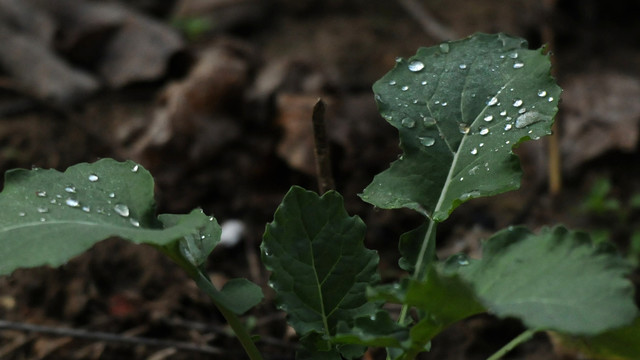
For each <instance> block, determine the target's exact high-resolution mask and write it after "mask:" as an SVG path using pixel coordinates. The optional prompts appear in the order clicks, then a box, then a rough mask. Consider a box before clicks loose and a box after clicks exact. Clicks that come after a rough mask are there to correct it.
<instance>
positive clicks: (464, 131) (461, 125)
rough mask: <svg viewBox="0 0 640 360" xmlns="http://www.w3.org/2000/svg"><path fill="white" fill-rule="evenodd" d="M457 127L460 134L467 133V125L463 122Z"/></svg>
mask: <svg viewBox="0 0 640 360" xmlns="http://www.w3.org/2000/svg"><path fill="white" fill-rule="evenodd" d="M458 129H459V130H460V133H461V134H468V133H469V126H468V125H467V124H465V123H460V124H459V125H458Z"/></svg>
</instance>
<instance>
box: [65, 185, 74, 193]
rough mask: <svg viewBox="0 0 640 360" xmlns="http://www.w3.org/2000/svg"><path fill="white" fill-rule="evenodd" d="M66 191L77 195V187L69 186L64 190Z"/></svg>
mask: <svg viewBox="0 0 640 360" xmlns="http://www.w3.org/2000/svg"><path fill="white" fill-rule="evenodd" d="M64 191H66V192H68V193H70V194H75V193H76V187H75V186H71V185H69V186H67V187H65V188H64Z"/></svg>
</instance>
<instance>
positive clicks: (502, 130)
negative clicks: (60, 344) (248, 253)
mask: <svg viewBox="0 0 640 360" xmlns="http://www.w3.org/2000/svg"><path fill="white" fill-rule="evenodd" d="M549 69H550V65H549V61H548V56H547V55H545V54H544V53H543V51H542V50H528V49H527V48H526V42H525V41H524V40H521V39H518V38H514V37H510V36H507V35H503V34H499V35H486V34H477V35H474V36H472V37H470V38H467V39H464V40H460V41H454V42H447V43H443V44H440V45H439V46H435V47H430V48H422V49H420V50H419V51H418V53H417V54H416V55H415V56H413V57H411V58H410V59H407V60H405V59H399V60H398V62H397V64H396V66H395V68H394V69H393V70H391V71H390V72H389V73H388V74H387V75H385V76H384V77H383V78H382V79H380V80H379V81H378V82H376V84H375V85H374V92H375V98H376V101H377V103H378V107H379V109H380V112H381V114H382V116H383V117H384V118H385V119H386V120H387V121H388V122H389V123H391V124H392V125H393V126H394V127H396V128H397V129H398V132H399V135H400V145H401V147H402V149H403V151H404V153H403V155H402V156H401V157H400V158H399V159H398V160H397V161H395V162H393V163H392V164H391V166H390V167H389V169H387V170H386V171H384V172H382V173H381V174H379V175H377V176H376V177H375V178H374V179H373V182H372V183H371V184H370V185H369V186H368V187H367V188H366V189H364V192H363V193H362V194H361V197H362V199H363V200H365V201H366V202H368V203H371V204H373V205H375V206H377V207H379V208H383V209H397V208H409V209H413V210H415V211H417V212H419V213H420V214H422V215H423V216H424V223H423V224H422V225H421V226H420V227H418V228H417V229H414V230H411V231H409V232H407V233H405V234H404V235H403V236H402V237H401V238H400V242H399V243H400V246H399V248H400V253H401V255H402V257H401V259H400V266H401V268H402V269H404V270H406V271H407V274H408V275H407V277H406V278H405V279H401V280H400V281H399V282H397V283H393V284H385V285H379V284H378V280H379V276H378V275H377V264H378V255H377V253H376V252H375V251H373V250H369V249H366V248H365V247H364V245H363V239H364V234H365V224H364V223H363V222H362V220H361V219H360V218H358V217H356V216H350V215H348V214H347V212H346V210H345V209H344V206H343V200H342V197H341V196H340V194H338V193H337V192H335V191H328V192H326V193H325V194H324V195H322V196H319V195H318V194H316V193H314V192H311V191H307V190H304V189H302V188H300V187H296V186H294V187H292V188H291V190H290V191H289V192H288V193H287V195H286V196H285V197H284V199H283V201H282V204H281V205H280V206H279V207H278V209H277V211H276V213H275V216H274V220H273V221H272V222H271V223H269V224H268V225H267V227H266V231H265V234H264V239H263V243H262V245H261V249H262V259H263V262H264V264H265V266H266V267H267V269H269V270H270V271H271V272H272V274H271V278H270V281H269V284H270V286H271V287H272V288H273V289H274V290H275V292H276V303H277V306H278V307H279V308H280V309H281V310H283V311H286V312H287V314H288V321H289V323H290V324H291V325H292V326H293V328H294V329H295V330H296V332H297V333H298V335H299V336H300V342H301V344H302V345H303V349H302V350H300V351H299V352H298V354H297V356H298V358H301V359H307V358H309V359H312V358H313V359H341V358H347V359H353V358H358V357H361V356H362V354H363V353H364V351H365V350H366V348H367V347H384V348H386V349H387V354H388V356H387V357H388V358H389V359H414V358H415V357H416V356H417V355H418V354H419V353H421V352H423V351H427V350H428V349H429V347H430V341H431V339H433V337H434V336H436V335H437V334H438V333H439V332H441V331H442V330H443V329H444V328H446V327H447V326H449V325H450V324H452V323H454V322H457V321H459V320H462V319H464V318H467V317H469V316H471V315H474V314H478V313H481V312H490V313H492V314H495V315H496V316H498V317H516V318H518V319H520V320H521V321H522V322H523V323H524V324H525V325H526V326H527V327H528V328H529V330H527V331H526V332H525V333H524V334H522V335H521V336H519V337H517V338H516V339H514V341H512V342H511V343H509V344H507V345H505V347H504V348H503V349H501V350H500V351H498V352H497V353H496V354H495V355H493V356H491V357H490V359H498V358H500V357H501V356H503V355H504V354H505V353H506V352H507V351H509V350H510V349H512V348H513V347H515V346H516V345H517V344H519V343H521V342H522V341H525V340H526V339H528V338H530V337H531V336H532V335H533V334H534V333H535V332H536V331H541V330H553V331H555V332H557V333H558V334H560V336H565V337H567V339H568V340H567V341H576V342H580V343H581V344H583V345H584V344H587V346H589V348H590V351H594V352H596V353H600V354H603V353H607V354H610V353H614V354H618V355H619V356H623V357H624V356H627V358H637V357H638V354H640V351H638V350H639V349H638V346H639V345H638V344H635V343H634V341H631V340H630V339H634V338H635V337H637V335H638V334H639V331H640V321H638V320H635V322H634V319H637V313H638V310H637V308H636V306H635V304H634V302H633V285H632V284H631V282H630V281H629V280H628V279H626V275H627V274H628V273H629V271H630V266H629V265H628V264H627V263H626V262H625V261H624V260H623V259H621V258H620V257H619V256H618V255H617V254H616V253H615V252H614V251H612V249H611V247H609V246H605V245H600V246H594V245H593V244H592V243H591V241H590V239H589V238H588V236H587V235H586V234H584V233H580V232H573V231H570V230H567V229H565V228H564V227H561V226H558V227H554V228H545V229H542V230H541V231H540V232H539V233H537V234H535V233H532V232H531V231H529V230H527V229H525V228H523V227H509V228H507V229H505V230H502V231H500V232H498V233H496V234H495V235H494V236H493V237H491V238H490V239H488V240H487V241H486V243H485V245H484V247H483V258H482V259H481V260H478V259H470V258H467V257H466V256H464V255H456V256H454V257H451V258H449V259H443V260H438V259H436V256H435V244H436V231H435V230H436V227H437V226H438V225H439V224H440V223H442V222H443V221H445V220H446V219H447V218H448V217H449V215H450V214H451V212H452V211H454V210H455V208H456V207H458V206H459V205H460V204H462V203H464V202H465V201H467V200H469V199H472V198H477V197H481V196H490V195H495V194H498V193H502V192H505V191H508V190H513V189H515V188H517V187H518V186H519V184H520V176H521V173H520V170H519V162H518V159H517V157H516V156H515V155H514V154H513V153H512V149H513V147H514V146H517V145H518V144H519V143H521V142H522V141H525V140H529V139H538V138H539V137H541V136H545V135H548V134H549V133H550V126H551V123H552V121H553V117H554V116H555V114H556V111H557V104H558V98H559V96H560V88H559V87H558V86H557V85H556V84H555V82H554V80H553V79H552V78H551V76H550V75H549ZM110 236H119V237H122V238H124V239H128V240H131V241H133V242H135V243H146V244H150V245H152V246H154V247H156V248H157V249H159V250H160V251H162V252H163V253H165V254H167V255H168V256H169V257H170V258H171V259H173V260H174V261H175V262H176V263H177V264H178V265H180V266H181V267H182V268H184V269H185V270H186V271H187V273H188V274H189V275H190V276H191V277H192V278H193V279H194V280H195V281H196V283H197V284H198V286H199V287H200V288H202V289H203V290H204V291H205V292H206V293H207V294H208V295H209V296H210V297H211V299H212V300H213V302H214V304H215V305H216V306H217V307H218V309H219V310H220V311H221V312H222V314H223V315H224V316H225V318H226V319H227V321H228V322H229V325H230V326H231V327H232V328H233V330H234V331H235V333H236V335H237V336H238V339H239V340H240V342H241V343H242V345H243V346H244V348H245V349H246V352H247V354H248V356H249V358H251V359H261V355H260V352H259V351H258V348H257V346H256V345H255V343H254V342H253V339H252V338H251V336H250V335H249V334H248V333H247V331H246V330H245V328H244V327H243V325H242V323H241V321H240V320H239V318H238V315H239V314H242V313H243V312H245V311H246V310H248V309H250V308H251V307H253V306H254V305H256V304H257V303H258V302H259V301H260V300H261V298H262V294H261V292H260V289H259V287H257V286H256V285H254V284H252V283H250V282H248V281H246V280H243V279H237V280H232V281H231V282H229V283H228V284H227V285H226V286H225V287H224V288H222V289H220V290H218V289H216V288H215V287H214V286H213V285H212V283H211V281H210V280H209V278H208V277H207V275H206V273H205V272H204V270H203V264H204V263H205V261H206V259H207V256H208V255H209V253H210V252H211V251H212V249H213V248H214V247H215V246H216V244H217V243H218V241H219V238H220V227H219V226H218V224H217V222H216V221H215V219H213V218H212V217H209V216H206V215H205V214H203V213H202V211H200V210H194V211H193V212H191V213H190V214H187V215H172V214H163V215H160V216H158V217H155V215H154V203H153V179H152V177H151V175H150V174H149V173H148V172H147V171H146V170H144V169H143V168H142V167H140V166H139V165H136V164H134V163H132V162H123V163H122V162H116V161H114V160H109V159H105V160H100V161H98V162H96V163H93V164H78V165H76V166H72V167H70V168H69V169H67V170H66V171H65V172H64V173H60V172H58V171H55V170H38V169H34V170H12V171H10V172H8V173H7V174H6V180H5V188H4V190H3V191H2V193H0V250H1V251H0V274H9V273H11V272H12V271H13V270H15V269H17V268H19V267H31V266H39V265H45V264H47V265H51V266H58V265H60V264H62V263H64V262H65V261H67V260H68V259H70V258H71V257H73V256H75V255H77V254H79V253H81V252H82V251H84V250H86V249H87V248H89V247H90V246H92V245H93V244H94V243H96V242H97V241H100V240H103V239H105V238H108V237H110ZM385 302H392V303H397V304H401V305H402V311H401V313H400V315H399V316H398V317H397V318H394V317H392V316H391V314H390V313H389V312H387V311H386V310H384V308H383V307H382V305H383V304H384V303H385ZM411 309H414V310H415V311H410V310H411ZM410 314H412V316H410ZM621 344H622V345H624V348H623V349H616V347H617V346H620V345H621Z"/></svg>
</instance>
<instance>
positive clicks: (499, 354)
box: [487, 329, 540, 360]
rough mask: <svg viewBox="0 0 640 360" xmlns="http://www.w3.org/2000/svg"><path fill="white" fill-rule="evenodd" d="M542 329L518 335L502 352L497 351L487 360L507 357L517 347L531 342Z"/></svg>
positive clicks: (530, 330)
mask: <svg viewBox="0 0 640 360" xmlns="http://www.w3.org/2000/svg"><path fill="white" fill-rule="evenodd" d="M538 331H540V329H529V330H527V331H525V332H523V333H522V334H520V335H518V336H517V337H516V338H515V339H513V340H511V341H509V343H508V344H506V345H505V346H503V347H502V348H501V349H500V350H498V351H496V352H495V353H494V354H493V355H491V356H489V357H488V358H487V360H498V359H501V358H502V357H503V356H505V355H506V354H507V353H508V352H509V351H511V350H513V349H514V348H515V347H516V346H518V345H520V344H522V343H524V342H526V341H529V340H530V339H531V338H532V337H533V335H535V333H537V332H538Z"/></svg>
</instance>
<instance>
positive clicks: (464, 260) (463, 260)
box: [458, 256, 469, 266]
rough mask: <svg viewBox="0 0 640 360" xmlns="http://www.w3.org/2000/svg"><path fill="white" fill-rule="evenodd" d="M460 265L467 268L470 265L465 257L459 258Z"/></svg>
mask: <svg viewBox="0 0 640 360" xmlns="http://www.w3.org/2000/svg"><path fill="white" fill-rule="evenodd" d="M458 265H460V266H467V265H469V260H467V259H466V258H465V257H462V256H460V257H458Z"/></svg>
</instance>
